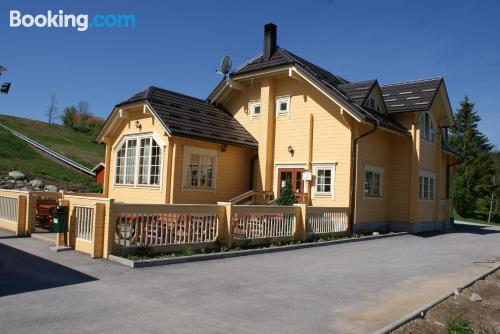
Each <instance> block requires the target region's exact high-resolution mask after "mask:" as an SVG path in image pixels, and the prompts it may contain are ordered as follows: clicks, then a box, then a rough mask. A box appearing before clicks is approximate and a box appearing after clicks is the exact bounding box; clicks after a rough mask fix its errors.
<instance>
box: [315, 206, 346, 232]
mask: <svg viewBox="0 0 500 334" xmlns="http://www.w3.org/2000/svg"><path fill="white" fill-rule="evenodd" d="M347 217H348V209H347V208H335V207H317V206H315V207H308V208H307V222H306V224H307V233H310V234H318V233H338V232H345V231H347V226H348V221H347Z"/></svg>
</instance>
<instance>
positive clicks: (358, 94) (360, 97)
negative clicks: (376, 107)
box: [338, 80, 377, 106]
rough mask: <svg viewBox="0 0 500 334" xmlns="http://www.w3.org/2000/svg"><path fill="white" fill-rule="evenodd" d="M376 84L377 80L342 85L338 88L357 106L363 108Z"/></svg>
mask: <svg viewBox="0 0 500 334" xmlns="http://www.w3.org/2000/svg"><path fill="white" fill-rule="evenodd" d="M376 83H377V80H366V81H359V82H351V83H346V84H340V85H339V86H338V88H339V89H340V90H341V91H342V92H343V93H344V94H345V95H347V96H348V97H349V98H350V99H351V100H353V101H354V102H355V103H356V104H358V105H360V106H362V105H363V103H364V102H365V101H366V99H367V98H368V95H370V92H371V91H372V89H373V87H374V86H375V85H376Z"/></svg>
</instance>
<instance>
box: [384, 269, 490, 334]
mask: <svg viewBox="0 0 500 334" xmlns="http://www.w3.org/2000/svg"><path fill="white" fill-rule="evenodd" d="M473 294H477V295H478V296H480V297H481V300H479V301H471V296H472V295H473ZM458 323H461V324H464V325H463V327H468V328H470V330H471V331H467V330H464V331H457V332H454V331H447V330H448V328H449V326H451V325H452V324H458ZM391 333H394V334H403V333H404V334H407V333H411V334H434V333H435V334H441V333H478V334H493V333H500V269H499V270H497V271H495V272H494V273H492V274H491V275H489V276H487V277H486V278H485V279H483V280H479V281H477V282H475V283H474V284H473V285H472V286H470V287H468V288H466V289H464V290H462V291H460V292H459V295H453V296H451V297H448V298H447V299H445V300H444V301H442V302H441V303H439V304H437V305H436V306H434V307H433V308H431V309H430V310H428V311H427V313H426V314H425V316H424V317H423V318H420V319H415V320H413V321H411V322H409V323H407V324H405V325H403V326H401V327H400V328H398V329H396V330H395V331H393V332H391Z"/></svg>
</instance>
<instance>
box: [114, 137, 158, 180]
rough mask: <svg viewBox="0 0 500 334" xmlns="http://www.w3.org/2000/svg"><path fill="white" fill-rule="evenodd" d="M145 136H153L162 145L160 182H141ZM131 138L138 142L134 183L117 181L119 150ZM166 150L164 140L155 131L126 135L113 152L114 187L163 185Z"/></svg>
mask: <svg viewBox="0 0 500 334" xmlns="http://www.w3.org/2000/svg"><path fill="white" fill-rule="evenodd" d="M144 138H152V139H153V140H154V141H156V143H157V144H158V146H159V147H160V166H159V168H160V170H159V175H158V178H159V180H158V184H141V183H139V182H138V181H139V162H140V142H141V139H144ZM129 139H134V140H136V142H137V146H136V151H135V164H134V183H117V182H116V173H117V170H118V151H119V150H120V148H121V146H122V145H123V144H124V143H125V141H127V140H129ZM164 150H165V144H164V142H163V140H161V139H160V137H159V136H158V135H157V134H156V133H155V132H147V133H141V134H130V135H124V136H123V137H122V138H121V139H120V141H119V142H118V144H116V145H115V146H114V148H113V154H114V166H113V167H114V168H113V175H112V178H113V187H125V188H161V185H162V179H163V163H164V161H163V154H164Z"/></svg>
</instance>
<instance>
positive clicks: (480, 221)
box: [453, 210, 500, 226]
mask: <svg viewBox="0 0 500 334" xmlns="http://www.w3.org/2000/svg"><path fill="white" fill-rule="evenodd" d="M453 217H455V220H461V221H464V222H469V223H477V224H486V225H495V226H500V223H498V222H495V221H491V222H489V223H488V221H486V220H481V219H477V218H465V217H462V216H460V215H459V214H458V213H457V212H456V211H455V210H453Z"/></svg>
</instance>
